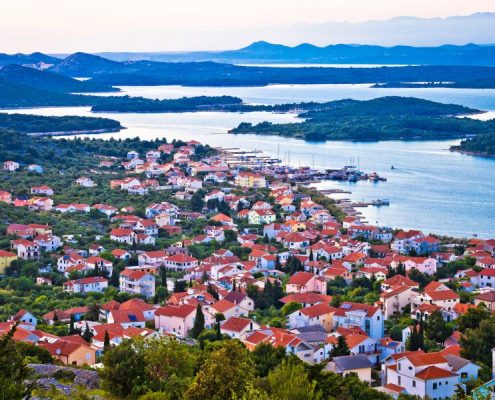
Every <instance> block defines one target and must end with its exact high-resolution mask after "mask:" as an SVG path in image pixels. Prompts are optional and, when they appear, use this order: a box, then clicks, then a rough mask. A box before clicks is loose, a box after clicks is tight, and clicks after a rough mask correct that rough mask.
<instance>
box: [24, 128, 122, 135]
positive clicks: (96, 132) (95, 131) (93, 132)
mask: <svg viewBox="0 0 495 400" xmlns="http://www.w3.org/2000/svg"><path fill="white" fill-rule="evenodd" d="M122 129H126V128H125V127H123V126H121V127H119V128H110V129H91V130H83V131H58V132H30V133H26V135H28V136H36V137H41V136H69V135H99V134H102V133H113V132H120V131H121V130H122Z"/></svg>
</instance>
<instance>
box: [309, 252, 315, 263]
mask: <svg viewBox="0 0 495 400" xmlns="http://www.w3.org/2000/svg"><path fill="white" fill-rule="evenodd" d="M314 259H315V258H314V256H313V251H310V252H309V261H314Z"/></svg>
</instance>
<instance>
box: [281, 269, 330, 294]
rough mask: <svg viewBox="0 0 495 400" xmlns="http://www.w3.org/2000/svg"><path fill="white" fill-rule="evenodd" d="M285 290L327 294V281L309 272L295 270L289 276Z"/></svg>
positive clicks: (288, 291)
mask: <svg viewBox="0 0 495 400" xmlns="http://www.w3.org/2000/svg"><path fill="white" fill-rule="evenodd" d="M286 292H287V293H288V294H289V293H308V292H315V293H321V294H327V281H326V279H325V278H323V277H321V276H318V275H313V274H311V273H309V272H296V273H295V274H294V275H292V276H291V277H290V278H289V282H288V283H287V286H286Z"/></svg>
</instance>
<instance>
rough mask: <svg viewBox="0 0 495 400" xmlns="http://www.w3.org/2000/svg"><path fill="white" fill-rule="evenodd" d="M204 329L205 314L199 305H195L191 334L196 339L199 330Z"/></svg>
mask: <svg viewBox="0 0 495 400" xmlns="http://www.w3.org/2000/svg"><path fill="white" fill-rule="evenodd" d="M204 329H205V315H204V314H203V309H202V308H201V305H199V304H198V306H197V307H196V317H195V318H194V325H193V327H192V329H191V336H192V337H193V338H194V339H196V338H197V337H198V336H199V335H200V333H201V332H203V330H204Z"/></svg>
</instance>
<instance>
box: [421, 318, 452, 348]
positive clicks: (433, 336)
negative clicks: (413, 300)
mask: <svg viewBox="0 0 495 400" xmlns="http://www.w3.org/2000/svg"><path fill="white" fill-rule="evenodd" d="M453 331H454V329H453V328H452V327H451V326H450V325H448V324H447V322H445V320H444V319H443V317H442V314H441V313H440V311H433V312H432V313H431V315H430V317H429V318H428V325H427V327H426V337H427V338H428V339H430V340H433V341H435V342H437V343H443V342H445V340H446V339H447V338H448V337H449V336H450V335H452V332H453Z"/></svg>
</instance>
